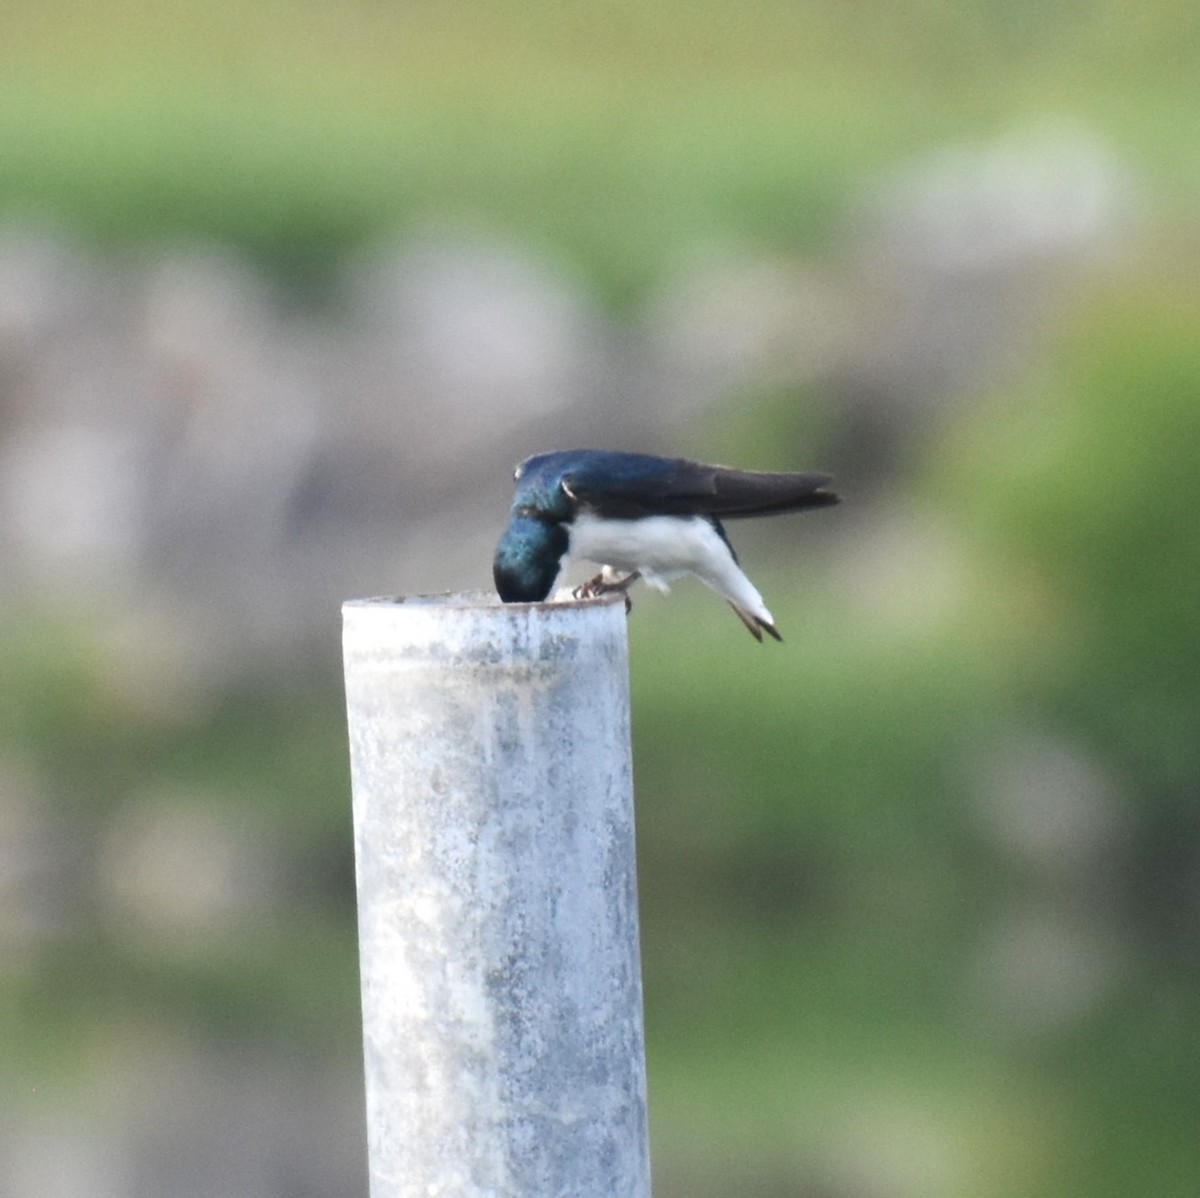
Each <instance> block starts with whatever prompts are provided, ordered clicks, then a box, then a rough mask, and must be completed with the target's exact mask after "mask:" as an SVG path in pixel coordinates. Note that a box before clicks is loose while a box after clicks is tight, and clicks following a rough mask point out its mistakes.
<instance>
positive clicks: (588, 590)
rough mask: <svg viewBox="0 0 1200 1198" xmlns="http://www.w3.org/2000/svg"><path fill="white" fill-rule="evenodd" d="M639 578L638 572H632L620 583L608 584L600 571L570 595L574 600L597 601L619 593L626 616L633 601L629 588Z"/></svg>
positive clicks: (631, 608) (631, 609) (630, 609)
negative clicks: (623, 598) (623, 602)
mask: <svg viewBox="0 0 1200 1198" xmlns="http://www.w3.org/2000/svg"><path fill="white" fill-rule="evenodd" d="M641 576H642V574H641V571H640V570H634V571H633V573H632V574H627V575H626V576H625V577H624V578H622V579H621V580H620V582H609V581H608V579H606V578H605V576H604V572H603V571H601V572H600V573H599V574H597V575H596V577H595V578H589V579H588V580H587V582H583V583H580V584H579V586H577V587H576V588H575V590H574V591H572V592H571V593H572V594H573V595H574V596H575V598H576V599H598V598H599V597H600V596H601V595H611V594H613V593H614V592H616V591H619V592H620V593H621V594H622V595H623V596H624V597H625V614H626V615H628V614H629V613H630V612H631V611H633V600H632V599H630V597H629V588H630V587H631V586H633V584H634V583H635V582H637V580H638V579H639V578H641Z"/></svg>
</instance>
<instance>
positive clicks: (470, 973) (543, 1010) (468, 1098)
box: [343, 594, 649, 1198]
mask: <svg viewBox="0 0 1200 1198" xmlns="http://www.w3.org/2000/svg"><path fill="white" fill-rule="evenodd" d="M343 615H344V630H345V633H344V650H345V670H346V696H347V709H348V714H349V728H350V757H351V771H352V780H353V791H354V824H355V841H356V855H357V856H356V860H357V874H358V911H359V942H360V953H361V969H362V986H363V1031H364V1047H365V1059H366V1081H367V1121H368V1139H369V1153H370V1170H371V1195H372V1198H416V1196H417V1195H420V1198H441V1196H446V1198H449V1196H451V1195H453V1196H454V1198H510V1196H511V1198H646V1196H647V1195H648V1194H649V1161H648V1147H647V1132H646V1112H645V1064H644V1050H643V1033H642V989H641V971H640V961H639V956H638V920H637V896H636V885H635V872H634V836H633V793H632V782H631V767H630V748H629V691H628V652H627V644H626V632H625V614H624V610H623V605H622V602H621V600H620V599H619V598H618V599H614V600H613V601H611V602H596V601H590V602H585V603H562V604H550V603H547V604H515V605H509V606H502V605H500V604H499V603H498V602H497V601H496V600H495V599H494V598H493V597H491V596H487V595H483V594H479V595H475V594H471V595H449V596H436V597H430V598H419V599H406V600H361V601H354V602H350V603H347V604H346V605H345V606H344V608H343Z"/></svg>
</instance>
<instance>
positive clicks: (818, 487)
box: [492, 449, 838, 641]
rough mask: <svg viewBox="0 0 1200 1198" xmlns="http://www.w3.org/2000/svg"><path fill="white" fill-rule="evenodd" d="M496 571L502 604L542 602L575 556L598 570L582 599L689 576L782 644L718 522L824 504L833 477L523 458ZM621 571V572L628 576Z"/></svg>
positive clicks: (575, 452)
mask: <svg viewBox="0 0 1200 1198" xmlns="http://www.w3.org/2000/svg"><path fill="white" fill-rule="evenodd" d="M513 478H514V482H515V483H516V487H515V490H514V493H513V500H512V506H511V508H510V509H509V518H508V525H507V527H506V528H505V530H504V532H503V534H502V535H501V537H500V540H499V542H498V544H497V545H496V553H495V557H494V559H493V562H492V575H493V578H494V580H495V584H496V591H497V593H498V594H499V596H500V599H501V601H502V602H504V603H540V602H542V601H543V600H545V599H546V598H547V597H548V596H549V595H550V594H551V593H552V592H554V591H555V588H556V584H557V583H558V581H559V578H560V577H561V575H562V574H563V573H564V571H565V570H566V568H567V567H568V566H569V565H570V564H571V563H572V562H574V561H588V562H592V563H593V564H595V565H598V566H600V567H601V570H600V573H599V574H597V575H596V576H595V577H594V578H592V579H590V580H589V581H588V582H586V583H584V584H582V585H581V586H579V587H576V588H575V590H574V592H573V594H574V596H575V597H576V598H589V597H593V596H597V595H604V594H609V593H612V592H614V591H617V592H623V593H624V594H625V601H626V608H627V609H628V608H629V606H630V604H629V595H628V591H629V587H630V586H631V585H632V584H633V583H634V582H636V581H637V580H638V579H639V578H640V579H642V580H643V581H645V582H646V583H647V584H648V585H649V586H652V587H654V588H655V589H657V590H660V591H666V590H668V589H669V585H670V583H671V582H673V581H675V580H676V579H678V578H681V577H683V576H684V575H687V574H693V575H695V576H696V577H697V578H699V579H700V581H701V582H704V583H706V584H707V585H708V586H709V587H711V588H712V589H713V590H714V591H716V592H717V594H718V595H720V596H722V598H724V599H726V600H727V601H728V602H729V605H730V607H732V608H733V610H734V611H735V612H736V613H737V615H738V618H739V619H740V620H741V621H742V623H743V624H745V626H746V627H747V628H748V629H749V630H750V633H751V635H752V636H753V637H754V638H755V640H758V641H762V638H763V633H764V632H765V633H766V634H767V635H768V636H771V637H773V638H774V639H775V640H777V641H782V640H783V637H782V636H781V635H780V633H779V629H778V628H776V626H775V617H774V616H772V615H771V613H770V611H769V610H768V609H767V606H766V604H765V603H764V602H763V598H762V596H761V595H760V594H759V593H758V591H757V590H756V589H755V587H754V584H753V583H752V582H751V581H750V580H749V579H748V578H747V577H746V575H745V574H744V573H743V571H742V568H741V566H740V565H739V564H738V558H737V554H736V553H735V552H734V550H733V546H732V545H731V544H730V541H729V537H728V536H727V535H726V533H725V529H724V527H723V525H722V521H723V520H733V519H741V518H744V517H749V516H769V515H775V514H776V513H779V512H793V511H803V510H805V509H808V508H819V507H828V506H830V505H831V504H835V503H837V502H838V496H837V495H836V494H835V493H834V492H832V491H829V490H827V489H826V487H827V485H828V484H829V483H830V482H832V481H833V480H832V478H831V477H830V476H829V475H827V474H795V473H770V472H764V471H756V470H735V469H733V468H731V467H729V466H713V465H706V464H705V463H703V462H694V461H691V460H690V459H688V458H668V457H658V456H656V455H654V454H644V453H625V452H621V451H617V450H605V449H568V450H556V451H554V452H551V453H539V454H535V455H534V456H533V457H529V458H526V459H525V460H524V461H523V462H522V463H521V464H520V465H519V466H518V467H517V469H516V472H515V474H514V476H513ZM622 575H623V577H622Z"/></svg>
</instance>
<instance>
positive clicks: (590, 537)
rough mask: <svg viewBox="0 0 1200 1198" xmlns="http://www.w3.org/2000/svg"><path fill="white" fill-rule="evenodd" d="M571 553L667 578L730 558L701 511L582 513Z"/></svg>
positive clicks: (573, 529) (573, 532)
mask: <svg viewBox="0 0 1200 1198" xmlns="http://www.w3.org/2000/svg"><path fill="white" fill-rule="evenodd" d="M569 552H570V555H571V557H573V558H583V559H585V560H587V561H590V562H595V563H596V564H597V565H602V566H612V567H614V568H615V569H617V570H625V571H632V570H641V571H642V573H643V575H645V576H646V577H647V581H649V580H650V579H651V578H652V577H653V576H656V575H657V576H658V577H660V578H662V579H664V580H669V579H671V578H677V577H678V576H679V575H680V574H686V573H689V572H701V573H703V572H704V570H705V567H709V568H711V567H712V565H713V564H715V563H716V562H719V561H721V560H722V559H724V560H728V559H729V550H728V548H727V547H726V545H725V542H724V541H722V540H721V538H720V537H719V536H718V535H717V531H716V529H715V528H713V526H712V525H711V524H710V523H709V522H708V521H707V520H704V519H702V518H701V517H699V516H646V517H643V518H642V519H639V520H607V519H605V518H603V517H601V516H595V515H592V514H591V513H588V512H580V513H579V514H578V515H577V516H576V517H575V520H574V523H572V525H571V541H570V549H569Z"/></svg>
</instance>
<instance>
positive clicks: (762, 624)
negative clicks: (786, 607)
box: [729, 599, 783, 642]
mask: <svg viewBox="0 0 1200 1198" xmlns="http://www.w3.org/2000/svg"><path fill="white" fill-rule="evenodd" d="M729 606H730V607H732V608H733V610H734V612H735V613H736V614H737V618H738V619H739V620H741V622H742V623H743V624H745V625H746V627H747V628H748V629H749V630H750V635H751V636H752V637H753V638H754V639H755V640H756V641H760V642H761V641H762V639H763V633H764V632H765V633H766V634H767V635H768V636H771V637H774V638H775V640H777V641H782V640H783V637H781V636H780V635H779V629H778V628H776V627H775V625H774V624H772V623H770V622H769V621H767V620H764V619H762V618H761V617H759V616H756V615H754V613H753V612H748V611H746V609H745V608H744V607H738V605H737V604H736V603H734V601H733V600H732V599H730V600H729Z"/></svg>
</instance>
